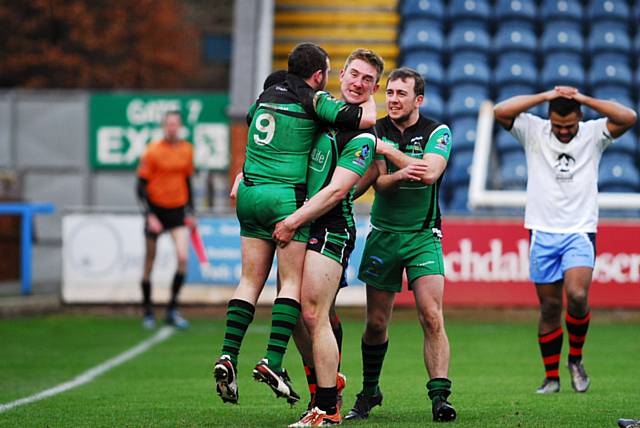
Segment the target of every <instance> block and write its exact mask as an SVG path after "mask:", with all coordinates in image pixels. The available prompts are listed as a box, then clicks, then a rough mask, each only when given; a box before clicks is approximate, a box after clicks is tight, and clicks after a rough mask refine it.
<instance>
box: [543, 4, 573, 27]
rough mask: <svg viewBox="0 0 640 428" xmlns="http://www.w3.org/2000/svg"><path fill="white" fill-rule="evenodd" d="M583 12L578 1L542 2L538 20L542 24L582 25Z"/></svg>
mask: <svg viewBox="0 0 640 428" xmlns="http://www.w3.org/2000/svg"><path fill="white" fill-rule="evenodd" d="M583 16H584V10H583V8H582V4H581V3H580V1H579V0H544V1H543V2H542V7H541V10H540V18H541V20H542V22H544V23H551V22H558V21H560V22H574V23H577V24H579V25H580V24H582V19H583Z"/></svg>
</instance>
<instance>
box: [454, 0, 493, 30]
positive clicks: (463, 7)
mask: <svg viewBox="0 0 640 428" xmlns="http://www.w3.org/2000/svg"><path fill="white" fill-rule="evenodd" d="M490 18H491V6H490V5H489V2H488V1H487V0H451V2H450V3H449V19H450V20H451V21H452V22H457V23H459V22H461V21H474V22H478V23H480V24H481V25H484V26H485V27H486V26H487V25H488V23H489V20H490Z"/></svg>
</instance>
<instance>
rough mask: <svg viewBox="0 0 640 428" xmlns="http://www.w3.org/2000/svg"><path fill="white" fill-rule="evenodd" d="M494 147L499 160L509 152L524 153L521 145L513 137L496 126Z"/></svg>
mask: <svg viewBox="0 0 640 428" xmlns="http://www.w3.org/2000/svg"><path fill="white" fill-rule="evenodd" d="M495 142H496V144H495V147H496V151H497V152H498V156H500V157H501V158H502V157H504V156H506V155H507V154H508V153H511V152H521V151H524V148H523V147H522V145H521V144H520V143H519V142H518V140H516V139H515V137H514V136H513V135H511V133H510V132H509V131H507V130H506V129H504V128H503V127H502V126H498V132H496V136H495Z"/></svg>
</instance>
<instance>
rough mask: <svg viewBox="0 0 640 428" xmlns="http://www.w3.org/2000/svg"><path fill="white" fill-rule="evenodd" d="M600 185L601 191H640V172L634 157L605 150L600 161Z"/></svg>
mask: <svg viewBox="0 0 640 428" xmlns="http://www.w3.org/2000/svg"><path fill="white" fill-rule="evenodd" d="M598 187H599V189H600V191H601V192H637V191H640V173H639V172H638V168H637V167H636V166H635V164H634V163H633V158H632V157H631V156H627V155H624V154H620V153H606V152H605V154H604V155H603V156H602V160H601V161H600V172H599V179H598Z"/></svg>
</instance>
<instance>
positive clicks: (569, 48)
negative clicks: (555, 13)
mask: <svg viewBox="0 0 640 428" xmlns="http://www.w3.org/2000/svg"><path fill="white" fill-rule="evenodd" d="M540 48H541V50H542V52H544V54H545V55H546V54H550V53H553V52H570V53H575V54H578V55H582V52H583V50H584V40H583V39H582V34H581V33H580V30H579V29H578V28H575V27H574V26H572V25H568V24H567V23H552V24H549V25H548V26H546V28H545V29H544V32H543V33H542V38H541V41H540Z"/></svg>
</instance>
